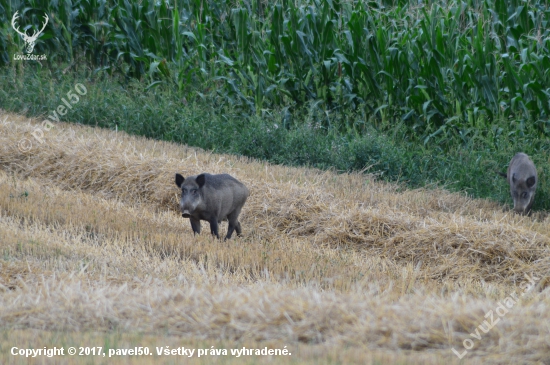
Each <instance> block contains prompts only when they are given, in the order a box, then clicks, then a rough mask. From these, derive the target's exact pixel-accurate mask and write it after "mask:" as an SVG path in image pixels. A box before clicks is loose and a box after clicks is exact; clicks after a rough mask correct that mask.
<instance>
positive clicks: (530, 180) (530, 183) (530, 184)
mask: <svg viewBox="0 0 550 365" xmlns="http://www.w3.org/2000/svg"><path fill="white" fill-rule="evenodd" d="M535 182H536V180H535V177H534V176H531V177H530V178H528V179H527V187H528V188H531V187H533V185H535Z"/></svg>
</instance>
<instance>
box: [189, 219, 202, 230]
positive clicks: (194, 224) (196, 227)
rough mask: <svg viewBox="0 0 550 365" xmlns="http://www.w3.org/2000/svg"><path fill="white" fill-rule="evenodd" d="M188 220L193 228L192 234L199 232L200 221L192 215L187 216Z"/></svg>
mask: <svg viewBox="0 0 550 365" xmlns="http://www.w3.org/2000/svg"><path fill="white" fill-rule="evenodd" d="M189 221H190V222H191V228H193V233H194V234H199V233H201V221H200V220H199V219H197V218H193V217H189Z"/></svg>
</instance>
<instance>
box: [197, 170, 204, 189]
mask: <svg viewBox="0 0 550 365" xmlns="http://www.w3.org/2000/svg"><path fill="white" fill-rule="evenodd" d="M195 181H196V182H197V184H199V189H200V188H202V187H203V186H204V183H205V182H206V176H204V174H200V175H199V176H197V178H196V179H195Z"/></svg>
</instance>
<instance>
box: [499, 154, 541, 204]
mask: <svg viewBox="0 0 550 365" xmlns="http://www.w3.org/2000/svg"><path fill="white" fill-rule="evenodd" d="M501 175H502V176H505V177H506V179H507V180H508V184H510V194H511V195H512V199H513V200H514V211H516V212H517V213H520V214H530V213H531V207H532V206H533V203H534V202H535V190H536V189H537V180H538V178H537V169H536V168H535V164H534V163H533V161H531V159H530V158H529V156H527V155H526V154H525V153H522V152H520V153H518V154H516V155H515V156H514V157H513V158H512V161H510V166H508V172H507V173H506V175H505V174H501Z"/></svg>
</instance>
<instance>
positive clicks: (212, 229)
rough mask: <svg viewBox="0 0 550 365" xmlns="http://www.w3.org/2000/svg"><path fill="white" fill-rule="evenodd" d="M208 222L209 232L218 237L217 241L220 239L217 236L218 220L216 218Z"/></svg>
mask: <svg viewBox="0 0 550 365" xmlns="http://www.w3.org/2000/svg"><path fill="white" fill-rule="evenodd" d="M209 222H210V232H211V233H212V234H213V235H214V236H216V237H218V239H219V238H220V236H219V234H218V219H217V218H216V217H214V218H212V219H210V220H209Z"/></svg>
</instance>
